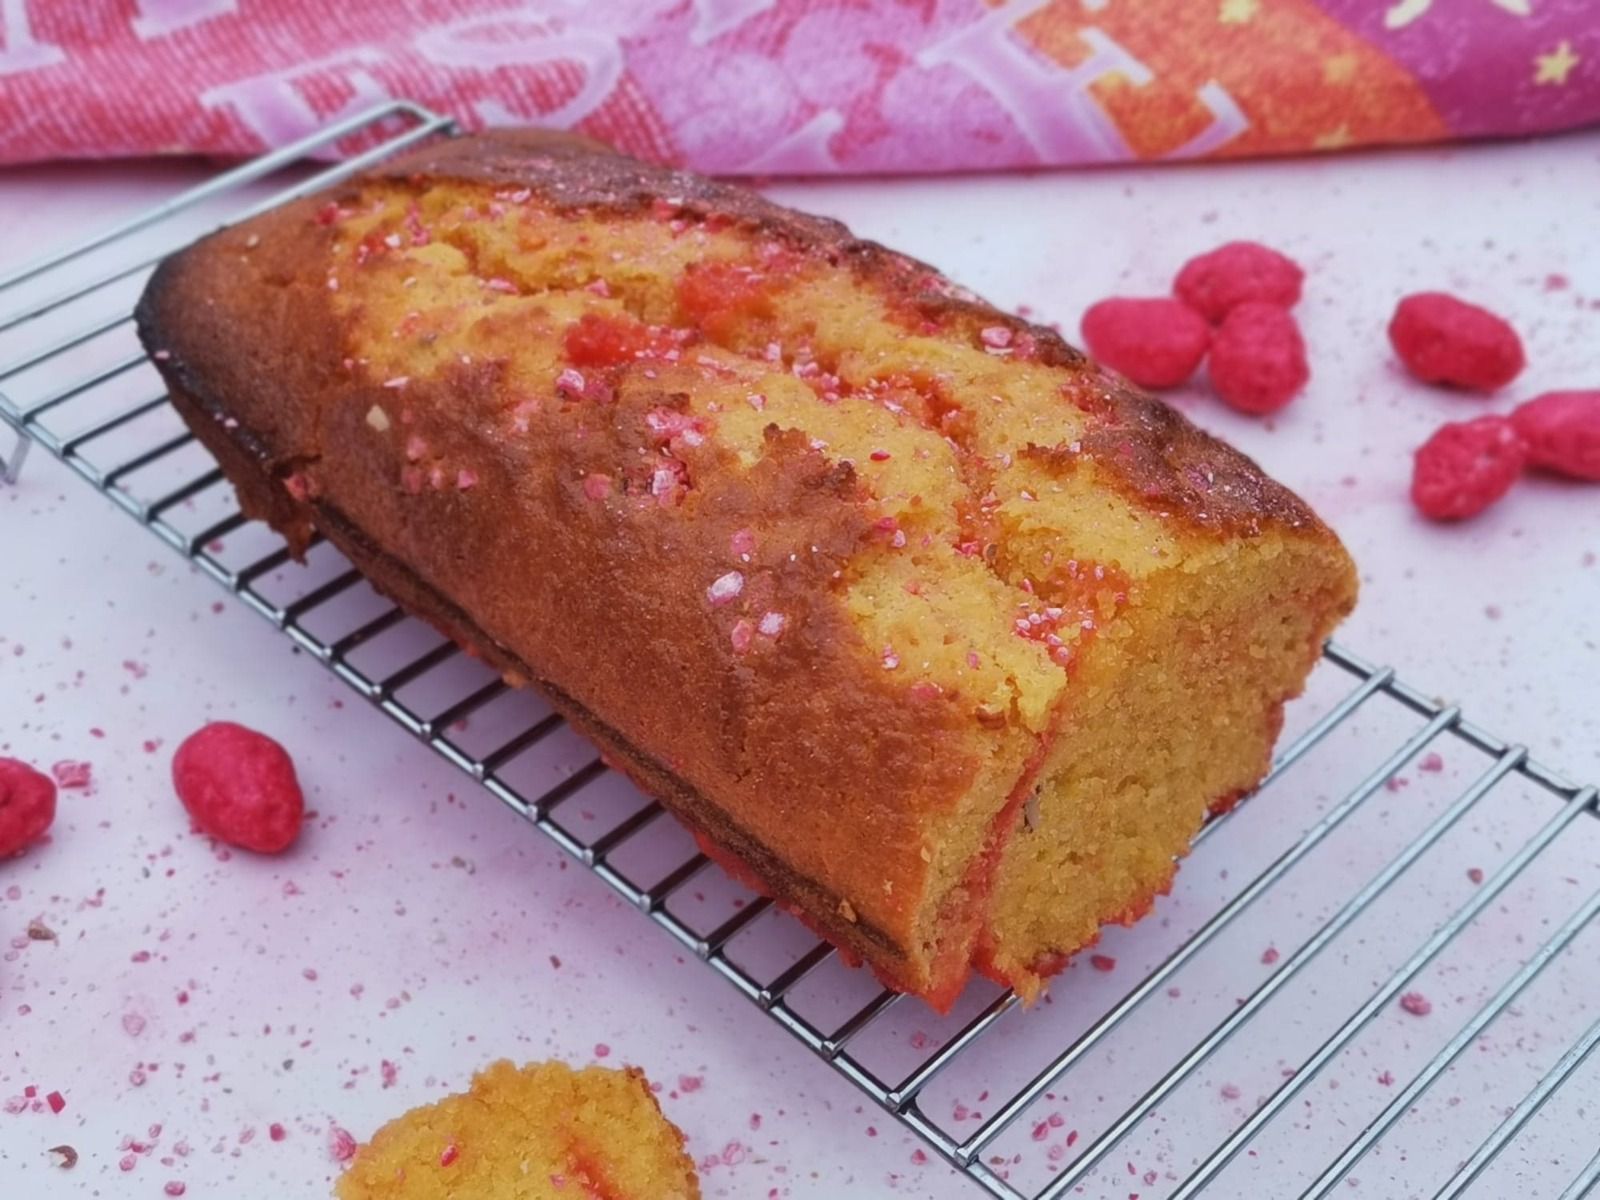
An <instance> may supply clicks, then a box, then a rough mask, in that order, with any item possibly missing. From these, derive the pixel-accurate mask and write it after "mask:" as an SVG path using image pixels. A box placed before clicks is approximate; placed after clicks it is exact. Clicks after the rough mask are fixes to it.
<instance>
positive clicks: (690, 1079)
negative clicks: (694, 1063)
mask: <svg viewBox="0 0 1600 1200" xmlns="http://www.w3.org/2000/svg"><path fill="white" fill-rule="evenodd" d="M704 1083H705V1080H704V1079H702V1078H701V1077H700V1076H699V1075H679V1076H678V1090H679V1091H680V1092H685V1093H687V1092H698V1091H699V1090H700V1088H701V1086H702V1085H703V1084H704Z"/></svg>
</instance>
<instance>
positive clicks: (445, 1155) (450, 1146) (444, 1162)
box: [439, 1142, 461, 1167]
mask: <svg viewBox="0 0 1600 1200" xmlns="http://www.w3.org/2000/svg"><path fill="white" fill-rule="evenodd" d="M460 1157H461V1151H459V1150H457V1149H456V1144H455V1143H454V1142H446V1143H445V1147H444V1149H443V1150H441V1151H440V1152H439V1165H440V1166H441V1167H448V1166H449V1165H450V1164H451V1163H453V1162H455V1161H456V1159H458V1158H460Z"/></svg>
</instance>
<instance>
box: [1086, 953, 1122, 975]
mask: <svg viewBox="0 0 1600 1200" xmlns="http://www.w3.org/2000/svg"><path fill="white" fill-rule="evenodd" d="M1089 965H1090V966H1091V967H1093V968H1094V969H1095V970H1096V971H1114V970H1116V969H1117V960H1116V959H1114V958H1112V957H1111V956H1110V955H1109V954H1091V955H1089Z"/></svg>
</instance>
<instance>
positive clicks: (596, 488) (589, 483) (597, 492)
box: [583, 472, 611, 500]
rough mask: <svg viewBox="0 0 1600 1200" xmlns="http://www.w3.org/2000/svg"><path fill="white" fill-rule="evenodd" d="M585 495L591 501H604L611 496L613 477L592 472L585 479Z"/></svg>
mask: <svg viewBox="0 0 1600 1200" xmlns="http://www.w3.org/2000/svg"><path fill="white" fill-rule="evenodd" d="M583 494H584V495H585V496H587V497H589V499H591V500H604V499H605V498H606V497H607V496H609V495H611V476H609V475H601V474H600V473H599V472H591V473H590V474H588V475H585V476H584V477H583Z"/></svg>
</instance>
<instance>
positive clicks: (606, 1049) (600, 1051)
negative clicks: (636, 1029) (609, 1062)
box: [594, 1042, 611, 1058]
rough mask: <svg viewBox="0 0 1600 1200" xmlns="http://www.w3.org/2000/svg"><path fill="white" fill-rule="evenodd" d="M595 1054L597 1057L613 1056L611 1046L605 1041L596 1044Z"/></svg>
mask: <svg viewBox="0 0 1600 1200" xmlns="http://www.w3.org/2000/svg"><path fill="white" fill-rule="evenodd" d="M594 1056H595V1057H596V1058H609V1057H610V1056H611V1047H610V1046H608V1045H606V1044H605V1043H604V1042H596V1043H595V1044H594Z"/></svg>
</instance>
